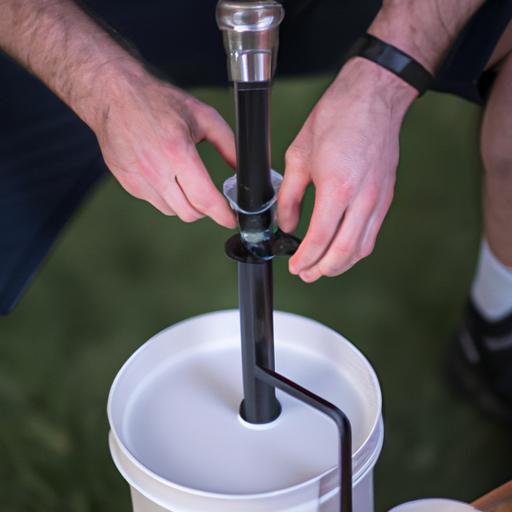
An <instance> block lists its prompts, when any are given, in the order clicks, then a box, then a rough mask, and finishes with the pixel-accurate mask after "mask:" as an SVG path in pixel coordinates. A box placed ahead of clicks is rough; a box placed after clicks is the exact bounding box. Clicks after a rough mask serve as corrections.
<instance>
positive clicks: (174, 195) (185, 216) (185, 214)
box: [161, 176, 204, 222]
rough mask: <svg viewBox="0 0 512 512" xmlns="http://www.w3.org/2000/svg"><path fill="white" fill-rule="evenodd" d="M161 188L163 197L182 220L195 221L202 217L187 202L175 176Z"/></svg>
mask: <svg viewBox="0 0 512 512" xmlns="http://www.w3.org/2000/svg"><path fill="white" fill-rule="evenodd" d="M161 190H164V192H163V197H164V199H165V201H166V202H167V204H168V205H169V206H170V207H171V208H172V209H173V210H174V211H175V212H176V215H178V217H179V218H180V219H181V220H182V221H183V222H195V221H196V220H199V219H201V218H203V217H204V215H203V214H202V213H201V212H199V211H197V210H196V209H195V208H194V207H193V206H192V205H191V204H190V203H189V201H188V199H187V197H186V196H185V194H184V193H183V190H182V188H181V186H180V183H179V181H178V179H177V177H176V176H174V177H172V178H171V180H170V183H167V184H166V187H165V188H161Z"/></svg>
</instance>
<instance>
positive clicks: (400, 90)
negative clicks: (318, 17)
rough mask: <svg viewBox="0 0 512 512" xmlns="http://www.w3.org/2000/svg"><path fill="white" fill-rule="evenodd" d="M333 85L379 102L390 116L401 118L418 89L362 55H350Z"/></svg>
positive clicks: (358, 97) (357, 96)
mask: <svg viewBox="0 0 512 512" xmlns="http://www.w3.org/2000/svg"><path fill="white" fill-rule="evenodd" d="M334 85H335V86H339V87H342V88H345V89H346V90H347V91H348V92H349V93H350V94H354V95H355V96H356V98H357V99H360V98H361V97H363V96H364V97H365V98H366V99H367V100H368V101H371V102H373V103H379V104H381V105H382V106H383V107H385V108H386V109H387V110H388V111H389V112H390V113H391V115H392V116H393V117H396V118H398V119H402V118H403V116H404V115H405V113H406V112H407V110H408V108H409V107H410V106H411V104H412V102H413V101H414V100H415V99H416V97H417V96H418V91H417V90H416V89H415V88H414V87H413V86H412V85H410V84H408V83H407V82H405V81H404V80H402V79H401V78H400V77H398V76H396V75H395V74H394V73H392V72H391V71H388V70H387V69H385V68H383V67H381V66H379V65H378V64H375V63H374V62H371V61H369V60H367V59H364V58H361V57H353V58H351V59H350V60H349V61H348V62H347V63H346V64H345V65H344V66H343V68H342V70H341V71H340V73H339V75H338V77H337V78H336V80H335V84H334Z"/></svg>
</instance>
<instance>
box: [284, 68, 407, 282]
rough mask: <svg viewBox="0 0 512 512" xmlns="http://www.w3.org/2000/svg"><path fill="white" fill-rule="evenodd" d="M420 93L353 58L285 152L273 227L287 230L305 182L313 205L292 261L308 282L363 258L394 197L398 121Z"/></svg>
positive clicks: (295, 216)
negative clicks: (312, 191) (311, 189)
mask: <svg viewBox="0 0 512 512" xmlns="http://www.w3.org/2000/svg"><path fill="white" fill-rule="evenodd" d="M416 95H417V92H416V91H415V90H414V89H413V88H412V87H411V86H410V85H408V84H406V83H405V82H403V81H402V80H401V79H400V78H398V77H397V76H395V75H393V74H392V73H390V72H388V71H386V70H384V69H382V68H380V67H379V66H378V65H376V64H374V63H372V62H369V61H367V60H364V59H361V58H354V59H352V60H350V61H349V62H348V63H347V64H346V65H345V66H344V67H343V69H342V71H341V72H340V74H339V75H338V77H337V78H336V80H335V81H334V82H333V84H332V85H331V86H330V87H329V88H328V89H327V91H326V92H325V93H324V95H323V96H322V98H321V99H320V100H319V102H318V103H317V104H316V106H315V107H314V109H313V111H312V112H311V114H310V115H309V117H308V119H307V120H306V122H305V124H304V126H303V128H302V129H301V131H300V132H299V134H298V135H297V137H296V138H295V140H294V141H293V143H292V144H291V146H290V147H289V149H288V151H287V153H286V168H285V175H284V181H283V184H282V186H281V189H280V192H279V197H278V222H279V225H280V227H281V229H282V230H283V231H286V232H291V231H294V230H295V228H296V227H297V224H298V221H299V210H300V204H301V201H302V198H303V195H304V192H305V189H306V187H307V186H308V184H309V183H313V184H314V186H315V205H314V209H313V213H312V216H311V220H310V224H309V227H308V230H307V233H306V236H305V237H304V240H303V242H302V243H301V245H300V247H299V249H298V251H297V252H296V253H295V255H294V256H293V257H292V258H291V259H290V261H289V269H290V272H291V273H292V274H298V275H299V276H300V277H301V279H302V280H303V281H305V282H313V281H316V280H317V279H319V278H320V277H321V276H336V275H338V274H341V273H343V272H345V271H346V270H348V269H349V268H350V267H352V266H353V265H354V264H355V263H356V262H357V261H358V260H360V259H362V258H364V257H365V256H368V255H369V254H370V253H371V252H372V250H373V247H374V245H375V241H376V238H377V234H378V232H379V229H380V227H381V225H382V222H383V220H384V217H385V215H386V213H387V211H388V209H389V206H390V204H391V200H392V197H393V189H394V183H395V175H396V167H397V164H398V154H399V148H398V138H399V130H400V125H401V122H402V119H403V117H404V115H405V112H406V111H407V108H408V107H409V106H410V104H411V103H412V101H413V100H414V98H415V96H416Z"/></svg>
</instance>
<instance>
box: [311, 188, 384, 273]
mask: <svg viewBox="0 0 512 512" xmlns="http://www.w3.org/2000/svg"><path fill="white" fill-rule="evenodd" d="M379 196H380V194H379V191H378V189H377V188H374V187H373V186H372V187H365V188H363V189H362V190H361V192H360V193H359V194H358V195H357V196H356V198H355V199H354V200H353V202H352V203H351V204H350V206H349V207H348V208H347V211H346V212H345V216H344V218H343V222H341V224H340V226H339V229H338V232H337V233H336V235H335V237H334V238H333V241H332V243H331V245H330V246H329V248H328V249H327V251H326V252H325V254H324V256H323V257H322V258H321V259H320V260H319V261H318V263H317V264H316V265H315V271H314V272H313V271H311V272H308V271H306V272H303V273H302V274H301V277H302V276H304V277H305V278H306V280H307V282H311V280H312V279H313V277H316V279H318V277H320V276H322V275H323V276H329V277H333V276H337V275H339V274H341V273H343V272H345V271H346V270H348V269H349V268H350V267H352V266H353V265H354V264H355V263H356V262H357V261H359V260H360V259H362V258H364V257H366V256H368V254H369V253H368V254H366V253H363V251H362V244H361V241H362V238H363V234H364V233H365V230H366V228H367V226H368V223H369V222H370V219H371V217H372V214H373V213H374V211H375V209H376V207H377V206H378V202H379ZM371 249H373V247H372V248H371ZM371 249H370V252H371Z"/></svg>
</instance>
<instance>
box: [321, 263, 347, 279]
mask: <svg viewBox="0 0 512 512" xmlns="http://www.w3.org/2000/svg"><path fill="white" fill-rule="evenodd" d="M341 269H342V267H341V266H340V265H339V264H336V263H333V262H329V263H320V264H319V270H320V272H321V273H322V275H323V276H326V277H334V276H337V275H339V274H341Z"/></svg>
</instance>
